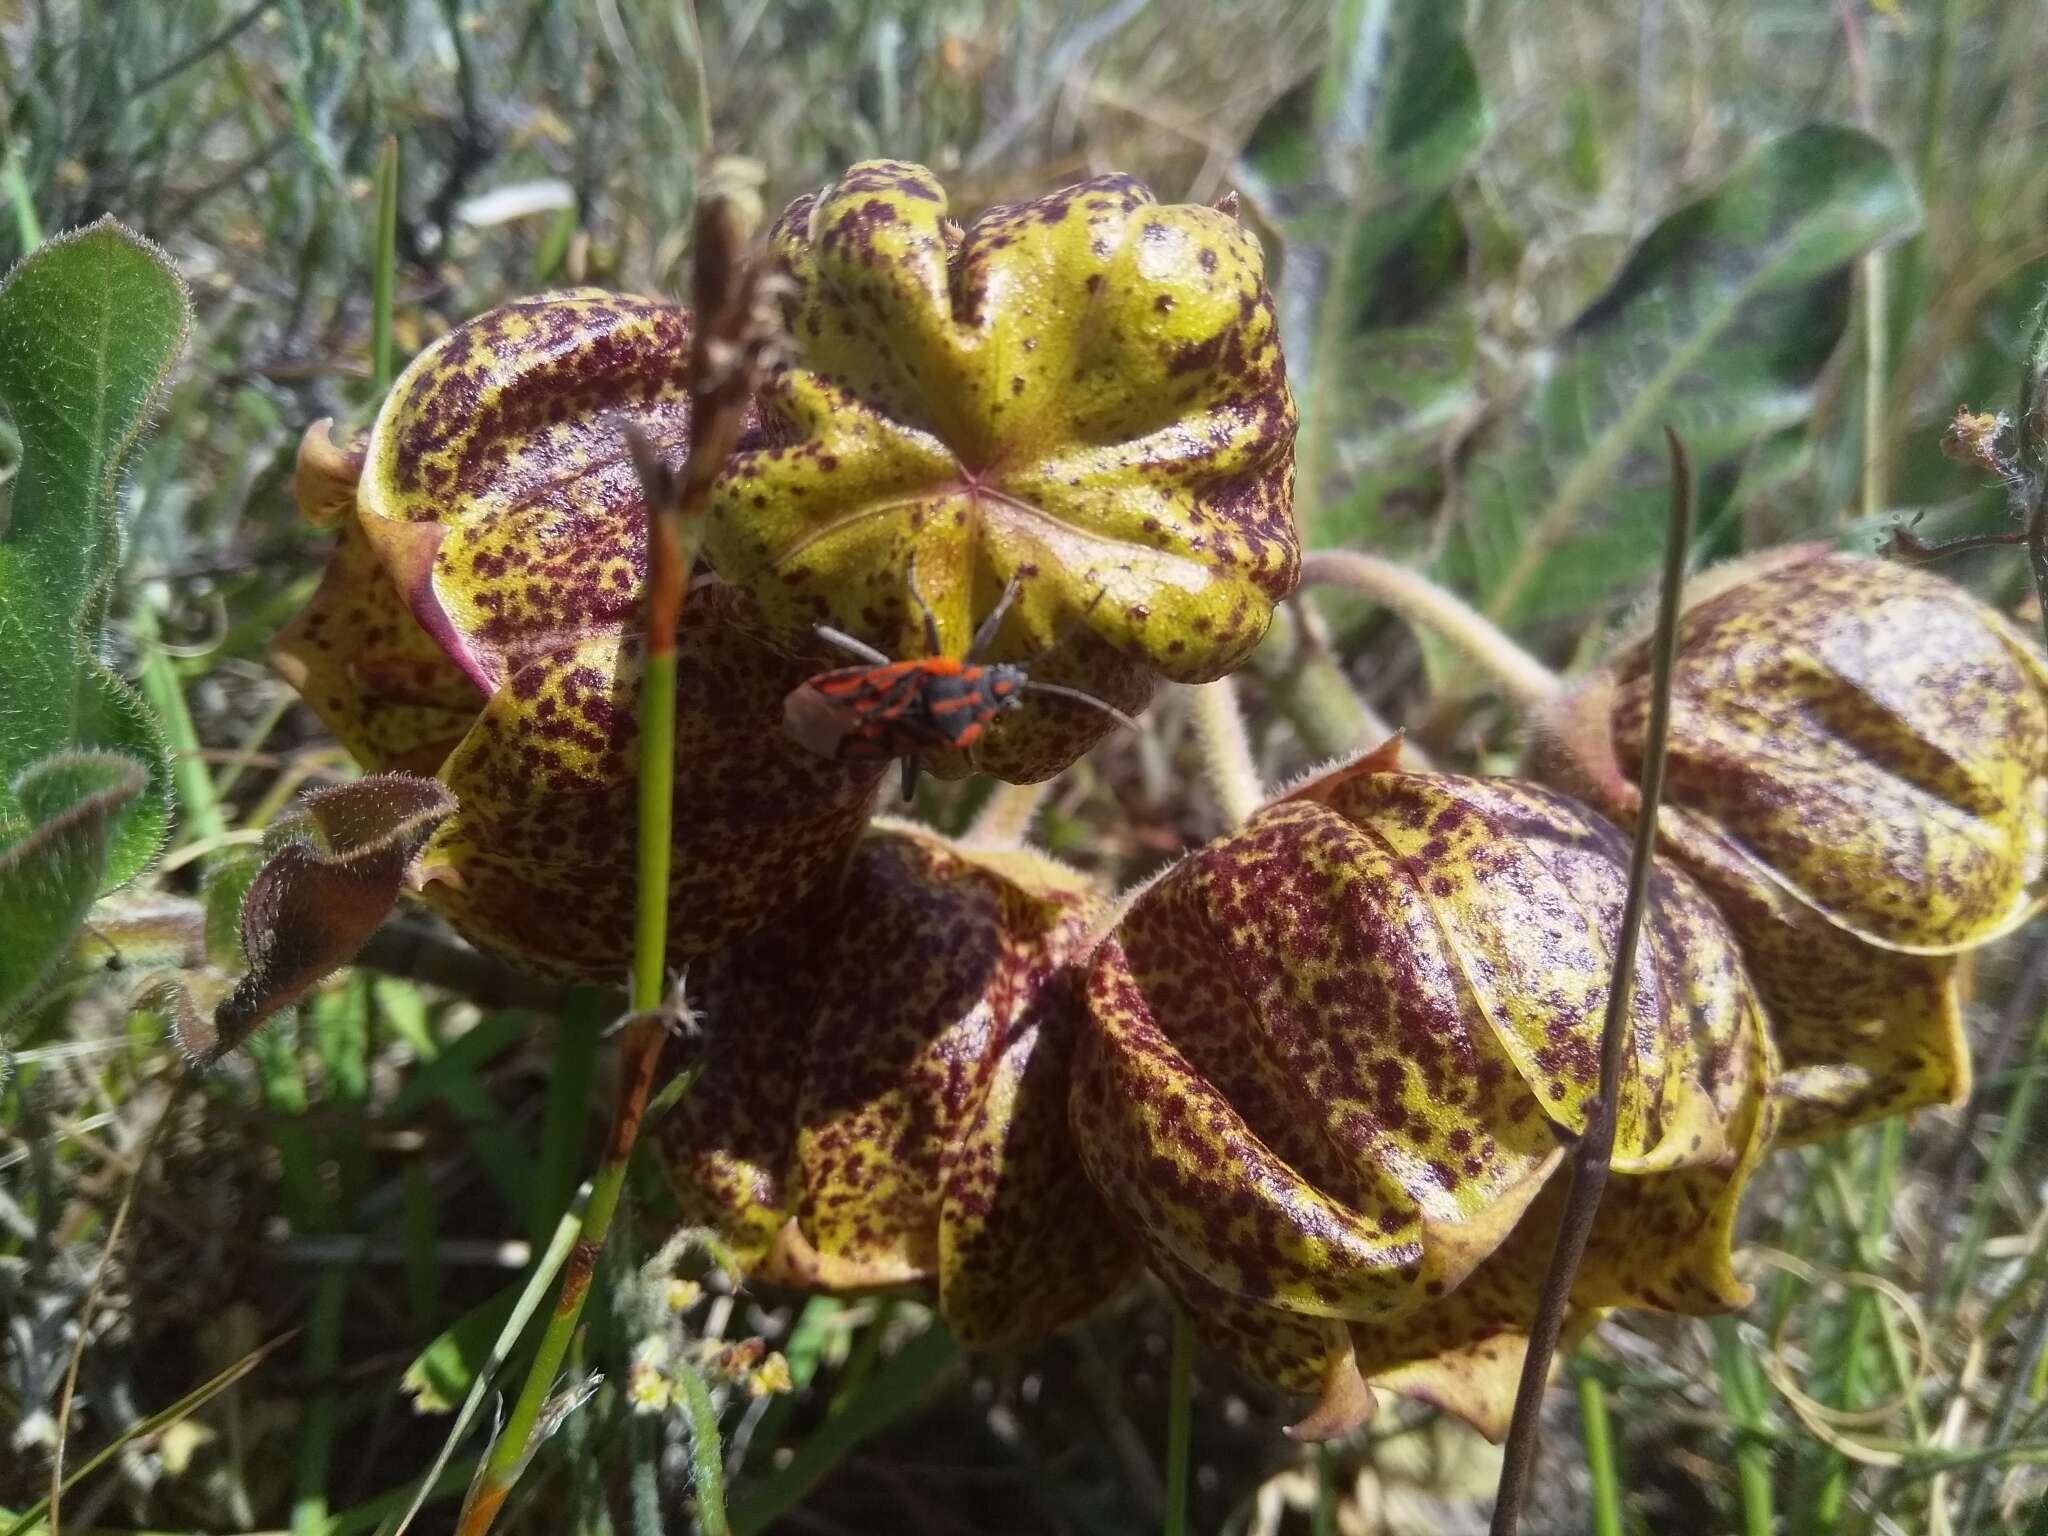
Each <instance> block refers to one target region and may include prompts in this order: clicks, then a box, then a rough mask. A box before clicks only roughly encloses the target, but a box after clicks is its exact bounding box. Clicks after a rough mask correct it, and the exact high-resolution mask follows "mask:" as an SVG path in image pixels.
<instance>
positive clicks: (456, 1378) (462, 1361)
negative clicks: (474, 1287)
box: [401, 1285, 521, 1413]
mask: <svg viewBox="0 0 2048 1536" xmlns="http://www.w3.org/2000/svg"><path fill="white" fill-rule="evenodd" d="M520 1290H521V1287H520V1286H517V1285H508V1286H507V1287H505V1289H504V1290H502V1291H500V1292H498V1294H497V1295H495V1296H493V1297H491V1298H490V1300H488V1301H485V1302H481V1303H479V1304H478V1305H477V1306H474V1307H472V1308H470V1309H469V1311H467V1312H465V1313H463V1314H462V1316H461V1317H460V1318H458V1319H457V1320H456V1321H455V1323H454V1324H453V1326H451V1327H449V1328H448V1329H446V1330H445V1331H443V1332H442V1333H441V1334H440V1335H439V1336H438V1337H437V1338H436V1339H435V1340H434V1342H433V1343H431V1344H429V1345H428V1346H427V1347H426V1348H425V1349H423V1350H421V1351H420V1353H419V1357H418V1358H417V1359H415V1360H414V1361H413V1363H412V1364H411V1365H409V1366H407V1367H406V1368H405V1379H404V1381H403V1382H402V1383H401V1386H402V1387H403V1388H404V1390H405V1391H407V1392H409V1393H411V1394H412V1407H413V1412H415V1413H449V1412H452V1411H453V1410H454V1408H455V1405H456V1404H457V1403H459V1402H461V1401H462V1399H463V1395H464V1394H465V1393H467V1392H468V1391H469V1389H470V1388H471V1387H472V1386H474V1385H475V1384H476V1378H477V1375H478V1373H479V1372H480V1371H482V1370H483V1368H484V1362H485V1361H487V1360H489V1359H490V1358H491V1347H492V1344H493V1342H494V1341H495V1340H496V1339H497V1337H498V1335H499V1334H500V1333H502V1332H503V1331H504V1328H505V1320H506V1319H507V1318H509V1317H510V1316H511V1315H512V1309H513V1307H514V1306H516V1305H517V1304H518V1302H519V1295H520Z"/></svg>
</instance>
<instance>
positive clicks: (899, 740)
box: [782, 576, 1138, 800]
mask: <svg viewBox="0 0 2048 1536" xmlns="http://www.w3.org/2000/svg"><path fill="white" fill-rule="evenodd" d="M1017 586H1018V577H1016V576H1012V577H1011V578H1010V584H1009V585H1008V586H1007V587H1005V588H1004V589H1003V596H1002V600H1001V601H1000V602H998V603H997V604H996V606H995V608H994V609H993V610H992V611H991V612H990V613H989V616H988V617H987V618H985V619H983V620H982V621H981V627H980V628H978V629H977V630H975V632H974V643H973V644H972V645H970V646H969V647H968V648H967V654H966V655H965V656H964V657H957V658H956V657H952V656H943V655H941V654H940V653H939V624H938V620H937V619H935V618H934V617H933V616H932V610H931V607H930V605H929V604H927V603H926V602H925V600H924V596H923V594H922V593H920V592H919V591H918V590H917V583H916V581H915V580H913V581H912V582H911V584H910V595H911V596H912V597H914V598H916V599H917V606H918V607H919V608H920V609H921V610H922V611H923V613H924V641H925V647H926V650H927V653H928V654H926V655H925V656H923V657H922V658H919V659H916V660H911V661H891V660H890V659H889V658H888V657H887V656H884V655H883V654H882V653H881V652H880V651H878V650H876V649H875V648H874V647H873V646H871V645H868V644H866V643H865V642H863V641H860V640H856V639H854V637H853V636H851V635H849V634H845V633H843V632H842V631H840V630H836V629H833V628H832V627H831V626H830V625H826V624H820V625H818V626H817V627H816V628H817V635H818V638H819V639H820V640H823V641H824V642H825V643H826V644H828V645H832V646H836V647H837V648H838V649H840V650H842V651H845V652H846V653H847V654H848V655H850V656H857V657H859V658H860V661H861V665H860V666H857V667H838V668H835V669H834V670H832V671H830V672H820V673H819V674H818V675H817V676H816V677H813V678H811V679H810V680H809V681H807V682H805V683H803V684H802V685H801V686H799V687H797V688H795V689H793V690H792V691H791V692H790V695H789V697H788V698H786V699H785V700H783V703H782V724H783V728H784V729H785V730H786V731H788V732H789V734H790V736H791V737H793V738H794V739H795V740H796V741H797V742H798V743H799V744H800V745H802V746H805V747H808V748H809V749H810V750H811V751H813V752H815V753H817V754H818V755H819V756H820V757H829V758H833V759H836V760H837V761H840V762H853V761H865V762H872V761H875V760H876V759H878V758H887V757H900V758H902V759H903V798H904V799H905V800H908V799H910V798H911V797H912V795H913V794H914V793H915V792H916V789H917V766H918V757H917V754H918V753H920V752H923V751H927V750H929V749H933V748H946V749H950V750H952V751H956V752H964V751H966V750H967V749H968V748H969V747H972V746H973V745H974V744H975V743H976V742H977V741H979V740H981V737H982V733H983V732H984V731H986V730H987V729H988V723H989V721H991V720H993V719H994V718H995V717H996V716H997V715H1000V714H1001V713H1003V711H1005V710H1008V709H1015V708H1016V707H1017V706H1018V705H1019V704H1021V703H1023V702H1024V695H1025V694H1026V693H1027V692H1028V693H1050V694H1056V695H1058V696H1059V697H1061V698H1063V699H1073V700H1075V701H1076V702H1077V703H1081V704H1086V705H1088V706H1089V707H1090V708H1091V709H1099V710H1101V711H1102V712H1103V713H1104V714H1106V715H1108V716H1109V717H1110V718H1111V719H1113V720H1115V721H1116V723H1117V724H1119V725H1122V726H1127V727H1129V728H1130V729H1132V730H1136V729H1137V726H1138V722H1137V721H1135V720H1133V719H1132V718H1131V717H1130V716H1129V715H1127V714H1125V713H1124V712H1123V711H1122V710H1120V709H1117V708H1115V707H1114V706H1113V705H1109V704H1105V703H1104V702H1103V701H1102V700H1100V699H1098V698H1096V697H1094V696H1093V695H1091V694H1086V693H1083V692H1081V691H1080V690H1079V689H1077V688H1063V687H1061V686H1060V685H1059V684H1058V683H1040V682H1035V681H1033V680H1032V678H1031V676H1030V674H1029V673H1028V672H1026V670H1025V669H1024V668H1023V667H1022V666H1021V665H1019V664H1018V663H1016V662H989V663H982V662H978V661H976V660H975V658H976V657H977V656H979V655H980V654H981V653H982V652H983V651H984V650H985V649H987V647H988V645H989V644H990V642H991V641H993V640H994V639H995V636H996V631H997V630H998V629H1000V628H1001V627H1002V622H1003V615H1004V614H1005V613H1007V612H1009V608H1010V604H1011V603H1013V602H1014V601H1016V597H1017ZM1098 601H1099V599H1098Z"/></svg>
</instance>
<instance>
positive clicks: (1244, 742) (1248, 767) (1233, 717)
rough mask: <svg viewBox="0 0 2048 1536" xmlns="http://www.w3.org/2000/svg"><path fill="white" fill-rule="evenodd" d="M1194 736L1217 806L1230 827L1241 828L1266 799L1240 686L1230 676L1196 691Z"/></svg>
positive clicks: (1220, 678)
mask: <svg viewBox="0 0 2048 1536" xmlns="http://www.w3.org/2000/svg"><path fill="white" fill-rule="evenodd" d="M1194 721H1195V736H1196V739H1197V740H1199V741H1200V742H1201V746H1202V765H1203V767H1204V768H1205V769H1207V771H1208V775H1209V787H1210V789H1211V790H1212V791H1213V792H1214V793H1215V796H1216V807H1217V809H1218V810H1220V811H1221V812H1222V813H1223V820H1224V822H1225V823H1226V824H1228V825H1229V826H1233V827H1235V826H1241V825H1243V823H1244V822H1245V821H1246V820H1247V819H1248V818H1249V817H1250V816H1251V814H1252V812H1253V811H1255V810H1257V809H1258V808H1259V805H1260V803H1261V802H1262V801H1263V800H1264V799H1265V798H1266V791H1265V786H1264V785H1263V784H1262V783H1261V782H1260V779H1259V765H1258V764H1257V763H1256V762H1255V761H1254V760H1253V759H1252V744H1251V738H1250V736H1249V735H1247V734H1246V731H1245V728H1244V712H1243V711H1242V710H1240V709H1239V708H1238V707H1237V684H1235V683H1234V682H1232V681H1231V680H1230V679H1229V678H1227V677H1219V678H1218V679H1216V681H1215V682H1213V683H1202V684H1200V685H1199V686H1198V687H1197V688H1196V689H1195V710H1194Z"/></svg>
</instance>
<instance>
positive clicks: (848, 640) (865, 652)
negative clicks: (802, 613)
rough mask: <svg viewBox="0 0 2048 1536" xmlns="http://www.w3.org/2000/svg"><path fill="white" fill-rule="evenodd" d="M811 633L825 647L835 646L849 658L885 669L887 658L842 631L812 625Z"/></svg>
mask: <svg viewBox="0 0 2048 1536" xmlns="http://www.w3.org/2000/svg"><path fill="white" fill-rule="evenodd" d="M811 633H812V634H814V635H816V636H817V637H818V638H819V639H820V640H822V641H824V642H825V643H826V644H827V645H830V646H836V647H838V649H840V650H842V651H844V652H846V654H847V655H849V656H857V657H859V658H860V659H861V660H862V661H864V662H866V663H867V664H868V665H869V666H871V667H886V666H888V665H889V658H888V657H886V656H884V655H883V654H882V653H881V652H880V651H878V650H876V649H875V648H874V647H873V646H872V645H869V644H868V643H867V642H866V641H865V640H856V639H854V638H853V636H851V635H849V634H848V633H846V631H845V630H843V629H834V628H833V627H832V626H831V625H830V624H813V625H812V626H811Z"/></svg>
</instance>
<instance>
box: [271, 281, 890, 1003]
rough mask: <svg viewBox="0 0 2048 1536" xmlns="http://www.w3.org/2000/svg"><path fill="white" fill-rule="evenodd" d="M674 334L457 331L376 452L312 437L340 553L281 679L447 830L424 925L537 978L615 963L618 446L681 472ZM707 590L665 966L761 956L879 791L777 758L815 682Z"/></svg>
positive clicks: (711, 586) (697, 638)
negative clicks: (647, 452) (757, 939)
mask: <svg viewBox="0 0 2048 1536" xmlns="http://www.w3.org/2000/svg"><path fill="white" fill-rule="evenodd" d="M689 332H690V322H689V316H688V313H687V312H686V311H684V310H682V309H679V308H676V307H675V306H673V305H665V304H658V303H654V302H651V301H648V300H643V299H634V298H628V297H622V296H620V295H616V294H609V293H603V292H599V291H596V290H589V289H583V290H576V291H572V292H565V293H555V294H547V295H543V296H540V297H538V298H533V299H526V300H521V301H519V302H517V303H513V304H507V305H505V306H503V307H502V308H499V309H495V310H492V311H490V312H488V313H487V314H484V315H482V316H480V317H478V318H477V319H475V320H472V321H470V322H469V323H468V324H466V325H463V326H460V327H458V328H457V329H455V330H454V331H451V332H450V333H449V334H448V335H447V336H445V337H443V338H441V340H439V341H437V342H436V343H435V344H434V345H433V346H431V347H429V348H428V349H427V350H426V351H425V352H423V353H421V354H420V356H419V357H418V358H417V359H416V360H415V361H414V362H413V364H412V365H411V366H410V367H409V368H407V369H406V371H405V373H404V374H403V375H402V376H401V377H400V378H399V380H398V382H397V384H396V385H395V386H394V387H393V389H392V391H391V394H390V395H389V397H388V398H387V399H386V400H385V402H384V404H383V407H382V408H381V410H380V411H379V412H378V415H377V419H376V423H375V425H374V427H373V428H372V430H371V432H370V434H369V436H368V438H367V439H366V440H361V441H357V442H354V443H351V444H349V445H346V446H340V445H336V444H335V443H334V442H333V441H332V440H331V439H330V438H329V436H328V434H327V431H326V427H325V424H324V423H322V424H320V425H317V426H315V427H314V428H313V429H312V430H311V431H309V432H308V434H307V437H306V440H305V443H304V444H303V445H302V447H301V450H300V463H299V476H298V483H297V489H298V495H299V500H300V504H301V506H302V507H303V508H304V509H305V510H306V512H307V515H308V516H309V517H310V518H312V519H313V520H314V521H316V522H321V523H325V524H328V525H337V524H338V528H339V543H338V545H337V548H336V551H335V554H334V557H333V561H332V563H331V565H330V566H329V569H328V571H327V574H326V577H325V578H324V580H323V581H322V582H321V584H320V587H319V589H318V590H317V591H316V592H315V593H314V596H313V599H312V601H311V602H310V603H309V604H308V605H307V607H306V609H305V610H304V611H303V612H301V613H300V614H299V615H298V616H297V617H296V618H295V619H294V620H293V621H292V622H291V623H290V624H289V625H287V626H286V628H285V629H284V630H283V631H282V632H280V634H279V635H278V637H277V640H276V642H275V643H274V645H273V647H272V658H273V660H274V662H275V664H276V665H277V666H278V668H279V670H280V671H281V672H283V673H284V675H285V677H286V678H287V680H289V681H290V682H291V683H292V685H293V686H294V687H295V688H297V689H298V690H299V692H300V694H301V695H302V696H303V697H304V698H305V700H306V702H307V703H308V704H309V705H310V706H311V707H312V708H313V710H314V711H315V713H317V714H318V715H319V716H320V718H321V720H322V721H323V722H324V723H325V724H326V725H327V727H328V729H330V730H331V731H332V732H333V733H334V734H335V736H336V737H337V738H338V739H339V740H340V741H341V743H342V744H343V745H344V746H345V747H347V748H348V749H349V751H350V752H351V753H352V754H353V755H354V756H355V757H356V758H357V760H358V761H360V762H361V763H362V764H363V766H364V767H366V768H370V769H384V768H403V769H407V770H410V771H413V772H417V773H426V774H433V775H435V776H437V777H438V778H439V779H440V780H441V781H442V782H443V783H444V784H446V785H447V787H448V788H449V789H450V790H451V791H453V793H454V795H455V798H456V800H457V801H458V802H459V805H460V809H459V810H458V811H457V812H456V814H455V815H454V816H452V817H450V818H449V819H448V820H447V821H445V822H444V823H442V825H441V826H440V828H439V829H438V830H437V831H436V832H435V834H434V836H433V838H432V840H431V841H430V842H429V843H428V844H427V846H426V848H425V849H424V850H423V851H422V853H421V855H420V860H421V867H422V869H423V871H424V873H425V878H426V884H425V889H424V896H425V899H426V900H427V902H428V903H429V905H431V906H432V907H434V908H435V909H436V910H437V911H439V912H440V913H441V914H442V915H443V916H445V917H446V918H447V919H448V920H449V921H450V922H451V923H453V924H454V925H455V927H456V928H457V929H459V930H460V931H461V932H462V933H463V934H464V936H465V937H467V938H469V939H471V940H472V941H473V942H475V943H477V944H479V945H482V946H484V947H486V948H489V949H492V950H496V951H499V952H501V953H503V954H504V955H506V956H507V957H508V958H509V959H511V960H513V961H514V962H516V963H518V964H520V965H522V966H525V967H527V968H529V969H533V970H537V971H543V972H549V973H555V974H561V975H566V976H576V977H592V978H598V979H605V980H610V979H613V978H615V977H616V976H617V975H618V974H619V973H620V971H621V969H622V968H623V966H624V964H625V961H626V956H627V954H628V952H629V950H630V947H631V940H632V926H633V921H632V914H633V887H632V880H633V867H634V855H633V846H634V826H635V816H634V787H633V786H634V781H635V756H636V740H637V731H638V726H637V712H636V703H637V698H636V695H637V688H638V679H639V672H640V661H639V657H640V635H639V628H638V626H639V623H640V608H641V595H642V590H643V587H644V584H645V580H646V563H647V561H646V507H645V504H644V502H643V499H642V495H641V490H640V486H639V482H638V480H637V478H636V476H635V473H634V468H633V464H632V462H631V459H630V456H629V454H628V450H627V446H626V443H625V441H624V438H623V436H622V434H621V430H620V427H621V423H622V422H626V421H630V422H632V423H633V424H635V425H637V426H638V427H639V428H640V430H641V431H642V432H643V433H644V434H645V435H646V437H647V438H648V439H649V440H651V441H652V442H653V443H654V444H655V445H656V446H657V447H658V448H659V449H660V450H661V451H663V452H664V453H666V454H667V455H668V456H669V457H671V458H672V459H677V460H680V459H681V457H682V456H683V453H684V450H685V448H686V446H687V441H688V434H689V427H690V423H689V420H688V414H689V404H688V398H687V395H686V393H685V391H684V387H683V379H682V367H683V362H684V357H685V350H686V348H687V346H688V343H689ZM747 608H748V601H747V599H746V598H745V597H743V596H742V595H741V594H739V593H737V592H735V591H733V590H732V589H730V588H728V587H724V586H722V585H720V584H718V583H717V582H715V581H711V582H708V583H704V584H701V585H700V587H699V589H698V590H697V591H696V592H695V593H693V594H692V596H691V598H690V600H689V602H688V604H687V606H686V607H685V610H684V615H683V621H682V632H681V637H680V652H679V664H678V668H677V672H678V679H679V681H678V696H677V703H676V713H677V752H676V793H675V805H676V811H675V848H674V853H673V855H672V868H673V888H672V892H671V900H670V912H671V914H672V917H671V927H670V935H669V946H670V953H671V954H672V955H673V956H676V957H678V958H686V957H689V956H694V955H698V954H702V953H705V952H707V951H708V950H710V949H713V948H715V947H717V946H718V945H721V944H724V943H728V942H730V941H731V940H732V939H734V938H737V937H738V936H740V935H741V934H744V933H749V932H752V931H753V930H754V929H756V928H759V927H760V926H762V924H764V923H766V922H767V921H768V920H769V919H771V918H772V917H774V916H775V915H776V914H778V913H779V912H781V911H783V910H785V909H787V908H789V907H791V906H794V905H795V904H796V903H797V902H799V901H800V900H801V899H802V898H803V897H804V896H805V895H806V894H807V893H808V892H809V891H810V890H811V888H812V887H813V886H815V885H816V884H817V883H818V882H819V881H820V880H822V879H823V878H825V876H826V875H827V874H829V873H831V872H833V871H835V870H836V869H837V867H838V865H839V863H840V861H841V860H842V859H843V858H844V856H845V854H846V852H847V850H848V849H849V848H850V847H851V846H852V845H853V843H854V841H855V839H856V838H857V837H858V836H859V834H860V829H861V827H862V825H863V823H864V821H865V819H866V811H867V806H868V802H869V800H870V798H871V796H872V793H873V790H874V787H875V784H876V781H877V779H878V778H879V776H880V774H881V772H882V768H883V765H881V764H877V763H846V764H841V763H835V762H829V761H825V760H823V759H821V758H819V757H817V756H815V755H814V754H812V753H809V752H806V751H804V750H803V749H802V748H801V747H799V746H798V745H797V744H796V743H794V742H791V741H789V740H788V739H787V738H786V737H785V736H784V735H783V732H782V722H781V712H782V701H783V698H784V696H785V695H787V694H788V693H789V691H790V690H791V689H792V688H794V687H796V686H797V685H798V684H799V683H801V682H802V681H803V679H804V678H805V677H806V676H808V675H809V673H810V672H811V671H813V670H815V668H816V660H815V658H811V659H802V658H791V657H788V656H785V655H783V654H781V653H780V652H777V651H774V650H772V649H770V648H768V647H767V646H764V645H763V644H761V643H760V642H759V641H758V640H757V639H755V638H753V637H752V632H751V631H752V628H753V626H752V625H751V624H744V625H743V623H742V622H741V619H742V618H743V617H744V615H745V611H746V610H747Z"/></svg>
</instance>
